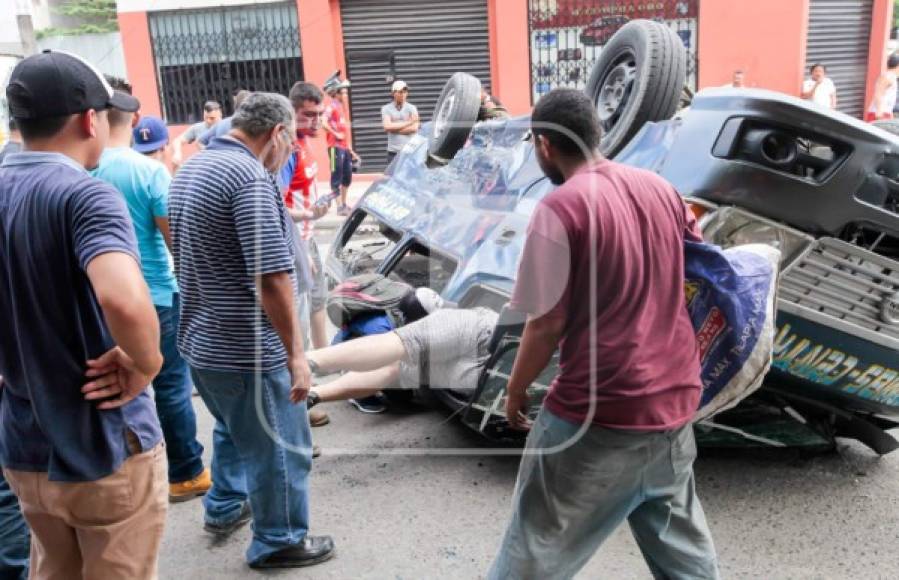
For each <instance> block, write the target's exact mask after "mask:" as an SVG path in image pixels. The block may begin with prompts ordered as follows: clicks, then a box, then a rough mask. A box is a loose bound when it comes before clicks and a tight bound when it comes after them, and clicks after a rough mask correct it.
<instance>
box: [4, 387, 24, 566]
mask: <svg viewBox="0 0 899 580" xmlns="http://www.w3.org/2000/svg"><path fill="white" fill-rule="evenodd" d="M0 388H2V387H0ZM30 544H31V537H30V534H29V532H28V524H26V523H25V518H24V517H22V510H21V508H20V507H19V500H17V499H16V496H15V494H14V493H13V492H12V490H11V489H9V484H8V483H7V482H6V478H5V477H3V473H2V472H0V578H3V579H4V580H6V579H9V580H25V578H28V553H29V548H30Z"/></svg>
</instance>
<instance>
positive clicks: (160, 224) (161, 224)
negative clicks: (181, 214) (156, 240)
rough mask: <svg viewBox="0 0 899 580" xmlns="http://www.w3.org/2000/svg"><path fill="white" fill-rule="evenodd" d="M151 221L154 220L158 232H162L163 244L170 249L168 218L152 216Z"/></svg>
mask: <svg viewBox="0 0 899 580" xmlns="http://www.w3.org/2000/svg"><path fill="white" fill-rule="evenodd" d="M153 221H154V222H156V227H157V228H158V229H159V233H161V234H162V239H164V240H165V246H166V247H167V248H168V249H169V251H170V252H171V251H172V230H171V228H170V227H169V218H167V217H157V218H153Z"/></svg>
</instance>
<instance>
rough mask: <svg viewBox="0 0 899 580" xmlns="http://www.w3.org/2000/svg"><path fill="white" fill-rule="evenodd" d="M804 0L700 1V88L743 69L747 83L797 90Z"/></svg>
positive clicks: (805, 13)
mask: <svg viewBox="0 0 899 580" xmlns="http://www.w3.org/2000/svg"><path fill="white" fill-rule="evenodd" d="M878 1H879V0H878ZM808 4H809V0H753V1H752V2H746V1H742V0H741V1H734V0H702V1H701V2H700V3H699V88H706V87H714V86H720V85H723V84H726V83H728V82H730V81H731V78H732V77H733V72H734V71H735V70H737V69H743V70H744V71H746V80H747V83H748V84H749V86H751V87H757V88H764V89H772V90H776V91H782V92H785V93H789V94H794V95H795V94H798V91H799V89H800V87H801V85H802V79H803V68H804V66H805V45H806V39H807V38H808Z"/></svg>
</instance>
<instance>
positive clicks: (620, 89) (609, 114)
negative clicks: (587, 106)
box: [596, 52, 637, 134]
mask: <svg viewBox="0 0 899 580" xmlns="http://www.w3.org/2000/svg"><path fill="white" fill-rule="evenodd" d="M613 62H614V66H612V67H611V68H610V69H609V72H608V73H606V75H605V76H604V77H603V79H602V83H601V84H600V86H599V92H598V93H597V95H596V110H597V112H598V114H599V121H600V123H601V124H602V130H603V132H604V133H606V134H608V133H610V132H611V131H612V130H613V129H614V128H615V125H616V124H617V123H618V121H619V120H620V119H621V117H622V115H623V114H624V112H625V111H626V110H627V108H628V105H629V104H630V100H631V99H630V98H631V95H632V94H633V89H634V80H635V79H636V77H637V59H636V58H635V56H634V54H633V53H631V52H626V53H624V54H622V55H621V56H619V57H618V58H617V59H616V60H615V61H613Z"/></svg>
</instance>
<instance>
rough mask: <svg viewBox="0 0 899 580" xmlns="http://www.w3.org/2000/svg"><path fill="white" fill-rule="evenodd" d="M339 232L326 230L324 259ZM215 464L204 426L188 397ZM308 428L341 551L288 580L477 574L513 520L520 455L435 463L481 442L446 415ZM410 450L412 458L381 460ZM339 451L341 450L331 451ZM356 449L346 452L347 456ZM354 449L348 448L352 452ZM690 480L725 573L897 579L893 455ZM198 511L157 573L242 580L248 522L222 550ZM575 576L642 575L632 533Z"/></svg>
mask: <svg viewBox="0 0 899 580" xmlns="http://www.w3.org/2000/svg"><path fill="white" fill-rule="evenodd" d="M333 233H334V232H333V231H331V232H323V233H322V234H321V236H322V239H321V243H322V245H323V247H322V251H323V252H325V251H326V248H327V246H326V244H327V243H329V242H330V239H329V238H330V237H333ZM194 404H195V406H196V408H197V412H198V421H199V425H198V426H199V433H200V440H201V442H202V443H203V445H204V446H205V447H206V457H207V459H206V460H207V462H208V461H209V458H210V457H211V452H212V445H211V433H212V420H211V417H210V415H209V413H208V412H207V411H206V409H205V407H204V405H203V403H202V401H201V400H200V399H199V398H198V397H195V398H194ZM323 408H325V409H326V410H327V411H328V412H329V414H330V415H331V424H330V425H327V426H325V427H322V428H318V429H315V430H314V431H313V435H314V438H315V442H316V443H317V444H318V445H320V446H321V447H322V448H323V450H324V455H323V456H322V457H320V458H319V459H317V460H315V466H314V470H313V473H312V477H311V510H312V533H313V534H331V535H333V536H334V539H335V541H336V544H337V557H336V558H335V559H333V560H332V561H330V562H328V563H325V564H322V565H319V566H315V567H313V568H308V569H296V570H285V571H278V572H274V573H272V574H271V575H273V576H277V577H290V578H312V579H318V578H322V579H324V578H335V579H341V580H347V579H356V578H371V579H383V578H392V579H397V580H400V579H402V580H407V579H419V578H453V579H456V578H458V579H474V578H480V577H483V575H484V573H485V572H486V570H487V568H488V567H489V565H490V562H491V560H492V557H493V555H494V553H495V550H496V548H497V546H498V544H499V540H500V537H501V534H502V532H503V529H504V525H505V522H506V520H507V518H508V516H509V502H510V499H511V494H512V489H513V486H514V483H515V474H516V469H517V464H518V459H517V458H516V457H498V456H489V455H479V454H477V453H474V454H472V455H465V456H439V455H437V456H429V455H428V454H427V453H426V452H427V450H429V449H435V450H436V449H441V448H463V449H467V450H472V451H478V450H485V449H487V448H488V447H489V445H488V444H487V443H486V442H485V441H484V440H482V439H481V438H480V437H478V436H476V435H475V434H474V433H473V432H471V431H469V430H468V429H467V428H466V427H464V426H462V425H461V424H460V423H459V422H458V421H457V420H455V419H451V418H449V413H447V412H444V411H440V410H422V411H420V412H409V411H407V412H397V413H393V412H390V413H387V414H383V415H363V414H361V413H359V412H357V411H355V410H354V409H353V408H352V407H350V405H349V404H347V403H333V404H328V405H324V406H323ZM397 448H413V449H415V450H416V453H415V454H383V453H386V452H389V450H391V449H397ZM335 450H338V451H339V453H335ZM346 450H350V452H347V453H344V452H343V451H346ZM352 450H355V451H352ZM696 479H697V487H698V490H699V495H700V497H701V499H702V501H703V505H704V507H705V510H706V514H707V517H708V520H709V525H710V527H711V529H712V533H713V535H714V538H715V542H716V544H717V547H718V554H719V558H720V562H721V572H722V576H723V577H724V578H778V579H780V578H809V579H811V578H814V579H818V578H828V579H830V578H835V579H842V578H846V579H849V578H899V452H897V453H895V454H893V455H891V456H886V457H883V458H878V457H877V456H876V455H875V454H874V453H873V452H871V451H869V450H868V449H866V448H864V447H863V446H861V445H859V444H857V443H854V442H849V441H841V442H840V445H839V452H838V453H832V454H826V455H818V456H811V457H808V456H805V455H802V454H800V453H799V452H797V451H794V450H772V449H766V450H746V451H707V452H703V451H701V452H700V458H699V460H698V461H697V463H696ZM202 514H203V510H202V503H201V501H200V500H194V501H190V502H187V503H182V504H173V505H172V506H171V507H170V511H169V518H168V524H167V528H166V533H165V538H164V541H163V546H162V552H161V553H162V555H161V562H160V576H161V577H162V578H165V579H168V578H179V579H180V578H196V579H200V578H216V579H228V578H246V577H248V576H252V575H255V574H256V573H255V572H252V571H250V570H249V569H248V568H247V567H246V564H245V563H244V550H245V549H246V547H247V545H248V543H249V538H250V534H251V532H250V528H249V526H247V527H245V528H243V529H241V530H239V531H238V532H236V533H235V534H234V535H233V536H232V537H231V538H229V539H228V540H226V541H224V542H223V543H216V542H215V541H214V540H213V537H212V536H210V535H208V534H206V533H205V532H204V531H203V530H202V517H203V515H202ZM579 577H580V578H614V579H629V578H650V575H649V571H648V569H647V568H646V566H645V564H644V563H643V559H642V557H641V555H640V552H639V549H638V548H637V546H636V544H635V543H634V541H633V539H632V538H631V536H630V532H629V530H628V528H627V527H626V526H623V527H622V528H620V529H619V530H618V531H617V532H616V533H615V534H614V535H613V536H612V537H611V538H610V539H609V540H608V541H607V542H606V544H605V545H604V546H603V547H602V549H601V550H600V551H599V552H598V553H597V555H596V556H595V557H594V558H593V559H592V560H591V561H590V563H589V564H588V566H587V568H586V569H585V570H584V571H583V573H582V574H581V575H580V576H579Z"/></svg>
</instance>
